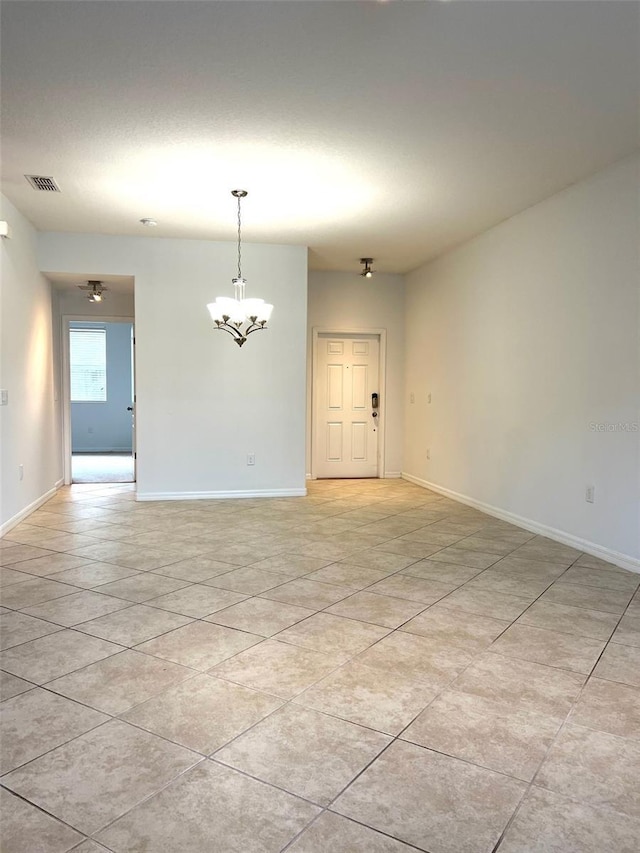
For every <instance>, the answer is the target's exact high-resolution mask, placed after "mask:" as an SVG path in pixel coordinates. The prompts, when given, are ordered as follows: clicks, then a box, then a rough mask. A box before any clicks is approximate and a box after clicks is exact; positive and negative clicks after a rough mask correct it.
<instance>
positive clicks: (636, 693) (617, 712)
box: [570, 678, 640, 740]
mask: <svg viewBox="0 0 640 853" xmlns="http://www.w3.org/2000/svg"><path fill="white" fill-rule="evenodd" d="M570 719H571V722H572V723H575V724H576V725H580V726H586V727H587V728H589V729H598V730H600V731H603V732H609V734H612V735H620V736H621V737H628V738H632V739H634V740H640V689H639V688H637V687H630V686H629V685H627V684H618V683H617V682H615V681H604V680H603V679H600V678H590V679H589V681H588V682H587V684H586V685H585V688H584V690H583V691H582V693H581V694H580V698H579V700H578V702H577V704H576V706H575V707H574V709H573V711H572V713H571V718H570Z"/></svg>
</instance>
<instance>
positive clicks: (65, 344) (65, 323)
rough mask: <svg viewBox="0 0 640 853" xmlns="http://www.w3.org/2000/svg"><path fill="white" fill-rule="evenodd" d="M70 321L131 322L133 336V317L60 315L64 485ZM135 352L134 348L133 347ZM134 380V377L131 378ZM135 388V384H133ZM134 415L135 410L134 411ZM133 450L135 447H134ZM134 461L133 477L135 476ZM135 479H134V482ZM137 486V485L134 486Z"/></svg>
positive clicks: (67, 480) (68, 477)
mask: <svg viewBox="0 0 640 853" xmlns="http://www.w3.org/2000/svg"><path fill="white" fill-rule="evenodd" d="M70 323H131V325H132V326H133V334H134V338H135V328H136V326H135V319H134V318H133V317H112V316H111V315H106V316H103V315H100V316H97V315H96V314H63V315H62V333H61V338H62V340H61V343H62V347H61V350H62V461H63V468H64V471H63V474H64V484H65V486H70V485H71V483H72V482H73V474H72V470H71V450H72V447H71V356H70V352H69V324H70ZM134 353H135V348H134ZM131 370H132V376H133V377H135V365H134V364H132V365H131ZM133 381H134V382H135V378H134V380H133ZM134 390H135V386H134ZM134 415H135V412H134ZM134 452H135V448H134ZM135 469H136V466H135V462H134V477H135V476H136V470H135ZM135 483H137V480H134V484H135ZM136 488H137V486H136Z"/></svg>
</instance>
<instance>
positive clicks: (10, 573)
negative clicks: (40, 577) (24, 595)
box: [0, 566, 33, 589]
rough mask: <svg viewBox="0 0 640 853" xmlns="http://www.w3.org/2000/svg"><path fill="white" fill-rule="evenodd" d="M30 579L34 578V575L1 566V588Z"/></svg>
mask: <svg viewBox="0 0 640 853" xmlns="http://www.w3.org/2000/svg"><path fill="white" fill-rule="evenodd" d="M30 580H33V575H28V574H25V573H24V572H16V571H15V569H7V568H5V567H4V566H3V567H0V589H4V588H5V587H7V586H13V584H16V583H24V582H25V581H30Z"/></svg>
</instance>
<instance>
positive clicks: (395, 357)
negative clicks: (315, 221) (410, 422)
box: [307, 271, 404, 477]
mask: <svg viewBox="0 0 640 853" xmlns="http://www.w3.org/2000/svg"><path fill="white" fill-rule="evenodd" d="M308 322H309V332H308V355H307V363H308V369H309V374H308V379H307V473H309V472H310V470H311V452H310V451H311V346H312V340H311V330H312V329H313V328H314V327H316V326H319V327H323V328H325V329H330V330H336V331H340V330H345V329H386V330H387V372H386V394H387V400H386V413H385V415H386V425H385V427H386V429H385V474H386V476H396V477H397V476H398V475H399V474H400V472H401V471H402V431H403V416H404V411H403V390H404V382H403V373H404V278H403V276H400V275H385V274H382V273H376V275H374V277H373V278H371V279H365V278H363V277H362V276H361V275H360V274H359V271H351V272H310V273H309V310H308Z"/></svg>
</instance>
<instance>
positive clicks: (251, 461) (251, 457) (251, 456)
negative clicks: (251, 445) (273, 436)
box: [247, 453, 256, 465]
mask: <svg viewBox="0 0 640 853" xmlns="http://www.w3.org/2000/svg"><path fill="white" fill-rule="evenodd" d="M255 464H256V454H255V453H247V465H255Z"/></svg>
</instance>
